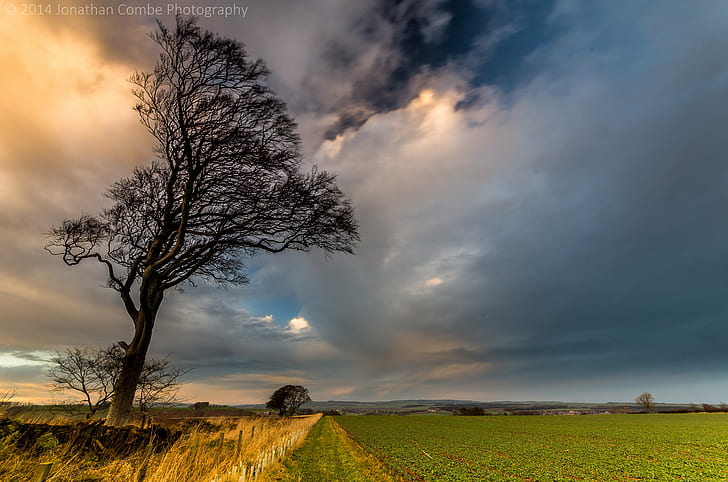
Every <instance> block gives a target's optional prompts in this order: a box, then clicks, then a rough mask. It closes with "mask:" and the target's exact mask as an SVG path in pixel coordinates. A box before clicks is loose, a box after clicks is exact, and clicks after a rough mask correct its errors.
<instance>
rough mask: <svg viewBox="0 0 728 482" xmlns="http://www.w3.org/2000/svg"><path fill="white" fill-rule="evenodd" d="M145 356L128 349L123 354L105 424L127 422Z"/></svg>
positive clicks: (125, 423) (120, 425) (122, 424)
mask: <svg viewBox="0 0 728 482" xmlns="http://www.w3.org/2000/svg"><path fill="white" fill-rule="evenodd" d="M145 357H146V353H141V352H137V353H129V352H128V351H127V354H126V355H125V356H124V362H123V365H122V367H121V373H120V374H119V379H118V380H117V382H116V386H115V387H114V398H113V399H112V400H111V407H110V408H109V414H108V415H107V416H106V425H109V426H112V427H122V426H124V425H127V424H128V423H129V419H130V418H131V412H132V405H133V403H134V394H135V393H136V388H137V383H139V376H140V375H141V374H142V368H144V359H145Z"/></svg>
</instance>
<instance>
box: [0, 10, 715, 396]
mask: <svg viewBox="0 0 728 482" xmlns="http://www.w3.org/2000/svg"><path fill="white" fill-rule="evenodd" d="M529 5H531V4H529V3H528V2H526V3H522V4H521V3H515V4H511V3H508V4H505V3H502V2H478V3H477V5H476V4H471V3H468V2H438V1H431V2H425V1H405V2H399V3H396V4H386V5H385V4H382V3H381V2H374V1H372V2H356V3H349V4H342V3H340V2H338V3H337V4H336V5H334V4H333V3H331V2H324V1H323V0H322V1H320V2H314V3H310V2H309V3H306V4H303V3H300V2H299V3H295V4H289V3H288V2H266V3H263V2H254V3H252V4H251V5H250V10H249V14H248V17H246V19H245V20H243V21H242V22H238V23H236V22H231V21H228V20H224V19H220V18H211V19H203V20H202V22H203V25H206V26H208V27H210V28H214V29H216V30H218V31H220V32H222V33H223V34H226V35H233V36H235V37H236V38H240V39H241V40H243V41H244V42H245V43H246V45H247V47H248V50H249V52H250V53H251V55H252V56H254V57H258V56H260V57H263V58H264V59H265V60H266V61H267V62H268V63H269V65H270V66H271V67H272V70H273V74H272V77H271V82H272V83H273V85H274V87H275V88H276V89H277V90H278V91H279V92H281V94H282V95H283V97H284V98H285V99H286V100H287V101H288V102H289V105H290V106H291V109H292V111H293V112H294V114H295V115H296V117H297V118H298V120H299V122H300V124H301V131H302V133H303V136H304V141H305V143H306V144H305V146H306V147H305V149H306V154H307V160H309V161H311V162H316V163H318V164H319V165H320V166H321V167H322V168H325V169H329V170H331V171H333V172H336V173H337V174H338V175H339V182H340V184H341V186H342V188H343V189H344V191H345V192H346V193H347V194H349V195H350V196H351V197H352V199H353V202H354V205H355V206H356V210H357V216H358V219H359V221H360V223H361V234H362V242H361V245H360V246H359V248H358V250H357V254H356V256H353V257H350V256H334V257H333V258H331V259H326V258H324V257H323V256H322V255H321V254H320V253H312V254H310V255H302V254H287V255H283V256H265V257H261V258H256V259H254V260H250V263H249V269H250V274H251V280H252V284H251V285H250V286H247V287H241V288H235V289H229V290H220V289H213V288H210V287H200V288H190V289H188V290H186V291H185V293H182V294H175V295H173V296H170V297H168V298H167V300H166V301H165V304H164V307H163V311H162V315H161V318H160V320H159V323H158V324H157V331H156V332H155V337H154V342H153V351H154V352H155V353H158V354H163V355H169V356H170V357H172V359H173V360H174V361H175V362H176V363H179V364H180V365H182V366H183V367H184V368H194V370H193V371H192V372H191V373H190V374H189V380H190V392H189V393H188V395H187V396H189V397H193V398H194V397H196V396H198V395H200V396H203V397H204V398H209V397H207V395H208V394H209V393H212V391H213V390H214V392H215V393H218V394H220V397H221V399H220V400H219V401H220V402H228V403H231V402H232V403H234V402H236V401H257V400H258V399H259V398H261V397H264V396H265V393H266V391H268V390H270V389H271V388H274V387H275V386H276V384H279V385H280V384H284V383H287V382H289V381H292V380H296V381H300V382H302V383H305V384H306V385H307V386H309V387H310V388H312V393H314V394H315V396H314V398H319V399H321V398H359V399H373V398H380V399H392V398H407V397H412V398H421V397H432V398H442V397H447V398H453V397H456V398H474V399H504V398H511V399H517V398H529V399H533V398H542V399H543V398H551V399H556V398H561V399H575V400H607V399H612V400H620V399H621V400H629V399H632V398H633V397H634V395H635V393H640V392H642V391H644V390H650V391H652V392H653V394H655V395H656V396H657V397H658V398H659V399H662V400H667V399H670V400H676V401H711V402H717V401H720V400H721V397H723V398H725V395H726V393H728V392H726V391H725V387H720V386H718V384H717V383H716V382H715V380H716V379H717V377H718V374H720V373H722V372H723V371H724V370H725V368H726V365H728V357H726V356H725V353H726V350H725V349H724V347H723V346H722V340H724V339H725V338H726V335H728V333H726V330H728V324H726V319H725V318H726V316H728V315H727V314H728V303H727V302H726V301H725V298H726V297H725V296H724V293H725V292H726V289H728V275H726V273H728V269H727V268H728V256H726V251H725V247H726V246H728V227H726V226H727V225H726V223H725V222H724V220H723V211H724V206H726V204H727V202H728V194H727V193H728V191H727V190H725V189H724V186H725V185H726V182H727V181H728V170H726V168H725V165H724V164H725V163H724V162H723V161H724V159H725V158H726V155H727V154H728V142H726V140H725V135H724V133H723V130H724V129H723V126H725V125H726V124H727V121H728V105H726V102H727V101H726V100H725V99H728V96H727V95H726V94H728V81H726V79H728V71H727V70H726V67H725V62H724V61H723V52H725V51H726V48H728V40H727V39H728V37H726V36H725V35H724V25H725V23H726V20H728V18H727V17H728V12H727V9H726V8H725V6H724V5H723V4H722V3H721V2H703V3H701V5H700V7H699V8H698V7H694V6H686V5H687V4H684V3H679V2H667V3H663V4H660V5H659V6H655V5H649V4H634V3H633V2H624V3H619V2H609V3H601V4H584V3H579V2H556V3H554V4H547V5H545V6H543V7H541V8H540V9H538V10H534V11H532V12H530V14H529V8H528V7H529ZM284 7H285V8H284ZM476 12H479V14H480V15H482V17H480V18H482V20H483V22H484V23H483V27H482V29H481V30H478V28H477V26H476V24H475V23H472V22H471V23H468V22H469V19H472V18H479V17H477V15H475V14H476ZM468 13H469V15H466V16H465V17H463V14H468ZM148 20H149V19H136V20H134V19H126V20H123V21H120V22H121V23H118V24H114V25H118V26H119V27H120V28H118V29H116V30H114V29H113V28H106V27H104V28H101V26H102V25H103V24H97V25H95V26H92V25H91V23H90V22H92V21H93V19H90V18H88V19H77V20H74V22H77V24H75V23H74V24H73V25H76V26H77V28H78V29H79V35H80V36H81V38H84V39H89V38H91V39H95V40H94V45H95V46H96V47H97V49H96V50H95V51H94V52H96V53H94V52H85V51H84V52H82V54H83V55H81V54H79V56H78V58H79V59H81V60H83V62H81V63H80V64H78V65H73V66H72V67H70V68H69V69H65V70H64V69H62V68H57V67H56V69H55V70H53V69H50V70H49V71H48V75H50V76H51V78H52V79H56V80H54V83H53V84H52V89H45V90H43V89H41V90H38V91H36V92H38V93H40V94H42V96H41V97H40V99H36V97H32V96H29V97H28V99H29V100H28V101H27V105H26V106H25V107H26V111H25V112H26V115H25V116H24V117H17V120H16V121H15V122H14V123H9V122H7V121H6V122H5V123H4V124H3V127H4V128H7V129H6V130H4V131H3V132H5V133H6V134H5V135H4V136H3V142H4V144H3V146H4V150H2V149H0V156H2V160H3V162H4V164H2V165H1V166H0V167H2V170H0V186H2V187H6V186H7V190H6V191H0V198H2V200H3V201H4V202H6V203H8V204H7V205H8V206H11V205H12V206H13V210H9V209H6V210H5V212H4V213H3V214H2V215H0V230H2V231H1V234H2V235H3V239H4V249H3V250H2V251H0V265H1V266H2V270H1V271H0V276H1V277H2V278H1V279H2V285H0V302H1V303H2V305H3V306H4V314H3V317H2V318H0V329H1V330H2V333H3V336H4V338H3V340H4V341H3V343H4V346H3V347H2V349H1V350H0V352H2V353H0V361H1V360H3V358H2V354H5V355H6V356H9V357H12V360H11V359H10V358H8V359H7V360H11V361H7V360H6V363H7V364H10V363H12V364H15V365H13V366H12V367H9V368H7V369H6V368H3V370H5V371H3V372H2V373H0V375H2V379H3V380H4V382H5V381H7V380H10V379H12V380H13V381H17V380H19V376H20V375H18V373H20V372H19V371H18V370H20V371H22V370H26V369H27V370H29V371H28V372H27V373H26V372H23V373H25V374H26V375H28V376H31V374H35V375H32V376H35V377H36V379H35V380H40V379H42V375H41V374H40V370H41V369H40V368H39V367H38V366H30V367H22V370H21V367H17V363H19V362H18V361H17V360H26V361H27V362H28V363H31V362H33V363H34V362H37V361H38V360H39V359H40V358H42V356H43V355H42V353H43V352H45V351H48V350H53V349H59V348H62V347H63V346H68V345H108V344H110V343H111V342H113V341H116V340H121V339H124V338H126V337H128V335H129V333H130V332H131V327H130V324H129V322H128V321H127V320H126V319H125V317H124V315H123V310H121V308H120V304H119V302H118V300H117V299H116V297H115V294H114V293H113V292H111V291H109V290H104V289H102V288H101V285H103V273H102V272H100V271H99V270H98V269H96V268H97V267H96V266H92V265H90V266H87V267H81V268H77V269H74V270H71V269H67V268H65V267H64V266H62V265H61V264H60V262H59V261H58V260H57V259H53V258H51V257H50V256H48V255H47V254H45V253H43V252H42V243H43V236H42V232H43V231H44V230H45V229H46V227H47V226H48V225H50V224H52V223H53V222H57V221H58V220H60V219H62V217H63V216H69V215H73V214H75V213H77V212H80V211H82V210H86V211H94V209H95V207H96V206H98V205H99V203H100V202H101V201H100V199H101V198H100V197H99V194H100V193H101V192H102V191H103V186H105V185H107V184H108V182H110V181H112V180H113V179H115V178H116V177H118V176H119V175H123V173H125V172H126V171H127V170H128V168H129V167H130V166H131V165H133V164H134V163H135V162H137V161H139V160H143V158H144V155H143V153H144V152H147V151H148V149H147V148H148V146H145V145H144V144H143V143H144V142H145V141H144V139H146V138H145V137H144V136H145V134H144V132H143V131H135V130H134V129H132V127H131V125H132V124H131V123H130V122H128V121H129V118H124V119H125V120H123V121H111V120H109V119H110V118H107V117H104V116H102V115H101V114H100V113H99V110H98V109H94V108H92V107H89V106H92V105H93V104H92V103H89V102H88V99H103V100H104V105H106V106H108V107H106V108H108V109H112V108H113V109H117V108H121V107H123V106H124V105H127V104H125V102H126V101H124V100H123V96H122V95H121V94H118V93H119V92H122V90H123V89H121V88H120V87H119V86H118V85H117V84H114V83H113V82H111V80H110V79H111V78H113V77H114V76H115V75H117V74H119V73H120V72H121V71H126V70H128V67H129V66H131V65H132V64H134V65H136V64H137V63H140V64H144V63H145V62H148V61H150V59H152V60H153V55H152V52H153V48H152V49H151V50H147V47H143V48H141V50H139V51H138V52H139V53H133V54H132V53H128V52H125V51H124V46H123V45H121V44H120V42H119V41H118V40H117V39H116V38H115V36H119V35H122V36H128V37H129V38H131V37H134V38H136V37H137V36H138V35H137V34H138V29H142V28H145V29H146V28H147V27H148V26H149V22H148ZM44 21H46V22H51V21H52V19H47V20H44ZM125 22H130V23H128V24H127V23H125ZM68 25H71V24H63V26H61V25H60V24H59V25H56V26H54V28H56V29H68V28H69V27H68ZM121 26H124V28H121ZM458 26H460V27H462V28H463V29H464V31H463V32H461V34H460V37H458V36H457V33H458V31H457V28H456V27H458ZM97 27H98V28H97ZM126 27H128V28H129V30H125V28H126ZM6 28H7V27H6ZM74 28H76V27H74ZM458 28H459V27H458ZM107 30H108V31H107ZM111 30H114V31H113V32H112V31H111ZM69 31H70V30H69ZM3 33H5V32H4V31H3V30H1V29H0V34H3ZM51 35H52V36H51V37H50V38H53V39H56V41H58V42H60V40H58V39H60V38H61V37H57V36H55V35H56V34H55V33H52V34H51ZM144 42H146V40H144ZM61 45H62V46H63V45H65V44H61ZM129 45H131V44H129ZM145 45H146V44H145ZM16 49H20V47H16ZM8 52H11V53H12V52H16V54H17V53H19V52H21V51H20V50H9V49H7V48H6V49H5V50H2V49H0V54H2V55H4V57H3V59H4V60H8V59H10V60H13V59H14V60H13V62H15V61H16V60H17V59H15V57H17V55H15V57H13V56H12V55H11V56H10V57H8V55H7V54H8ZM99 52H101V53H99ZM509 52H510V54H512V56H513V58H510V57H509V58H505V57H504V55H505V56H506V57H507V54H508V53H509ZM97 56H101V57H103V58H107V59H114V61H113V62H112V61H108V62H104V61H101V60H99V59H97V58H96V57H97ZM25 62H29V63H30V65H31V66H35V68H36V69H40V65H41V64H42V62H41V63H39V64H38V65H36V64H33V58H32V57H28V58H26V60H25ZM8 65H17V66H19V65H21V64H20V63H19V62H15V63H12V64H8ZM88 66H96V67H97V68H98V70H99V72H95V73H94V75H90V74H89V75H86V74H84V72H86V71H87V70H88V69H85V68H81V67H88ZM48 68H50V67H48ZM487 68H491V69H494V70H493V71H492V72H490V71H484V70H483V69H487ZM14 72H15V76H16V77H15V78H13V77H9V78H7V79H6V80H5V82H11V81H17V83H25V84H32V83H39V82H40V81H39V80H38V76H37V75H31V74H32V72H33V69H30V70H27V69H26V70H15V71H14ZM484 72H485V73H484ZM514 72H515V74H514ZM99 73H101V74H103V75H102V76H101V77H99V76H98V74H99ZM71 74H73V75H71ZM64 76H65V77H64ZM68 76H71V77H73V76H78V77H79V78H78V79H76V78H75V77H74V78H72V79H71V80H69V82H59V81H57V79H61V78H66V77H68ZM99 79H100V80H99ZM69 85H75V86H78V85H83V86H85V87H83V88H77V89H75V90H74V89H71V90H70V91H72V92H74V97H73V100H74V102H73V105H74V106H81V107H80V108H81V111H80V112H81V114H83V115H78V114H74V112H73V111H72V110H71V109H68V110H65V111H64V110H63V109H61V107H64V106H66V104H63V102H61V101H59V97H58V96H56V95H52V94H53V92H68V91H69ZM14 88H16V91H17V86H15V87H14ZM109 90H113V92H115V94H114V95H112V96H109V97H99V96H101V93H102V92H108V91H109ZM117 94H118V95H117ZM6 97H7V99H5V98H4V99H3V100H4V102H3V103H2V105H4V106H5V111H4V112H11V110H10V109H11V108H13V109H14V110H12V112H14V113H15V114H13V115H17V112H19V111H20V110H21V109H18V108H16V107H17V106H18V105H19V104H18V103H17V102H16V100H15V99H14V98H12V97H8V96H6ZM15 97H18V96H15ZM32 99H36V100H38V101H37V102H35V101H33V102H31V100H32ZM99 102H100V101H99ZM129 105H130V103H129ZM47 106H53V107H54V108H53V109H48V108H47ZM65 108H67V107H65ZM84 109H85V110H84ZM125 109H126V108H125ZM49 112H50V113H56V112H64V113H67V115H66V117H65V119H64V120H65V121H66V122H65V123H64V124H62V125H64V126H67V127H65V128H64V129H63V130H62V131H61V130H59V129H58V128H52V126H58V125H61V124H59V123H58V122H57V117H53V116H52V115H51V114H49ZM84 116H85V117H84ZM80 118H86V119H87V121H88V122H85V121H84V122H81V121H80V120H79V119H80ZM99 130H101V131H103V132H114V133H115V137H114V139H123V140H124V142H119V144H118V145H117V144H116V142H110V141H109V139H110V136H108V135H101V136H100V137H99V138H97V137H98V134H97V133H98V132H99ZM29 132H47V134H46V135H44V136H43V137H42V142H40V141H38V142H35V143H31V142H25V141H24V142H20V139H22V138H23V136H27V135H28V133H29ZM7 133H12V135H10V134H7ZM335 135H338V137H335ZM324 138H328V139H329V140H328V141H322V139H324ZM69 139H73V142H71V141H69ZM6 141H7V142H6ZM79 142H81V143H82V144H83V146H84V149H77V148H74V147H73V146H74V145H78V143H79ZM10 161H14V162H10ZM277 300H280V301H277ZM276 303H278V304H279V305H280V306H277V307H276ZM274 313H275V316H273V314H274ZM294 318H302V319H305V320H306V321H305V323H307V324H308V325H310V326H309V327H308V328H307V329H300V327H301V326H304V327H305V325H303V324H302V323H304V322H299V325H295V324H292V323H293V322H292V321H291V320H292V319H294ZM59 326H60V327H63V329H59ZM296 326H298V327H299V328H296ZM13 354H14V355H13ZM0 365H1V364H0ZM16 368H17V370H16ZM7 370H11V371H13V370H15V371H13V372H12V373H11V372H10V371H7ZM16 372H18V373H16ZM4 384H5V383H4ZM41 385H42V383H40V382H38V383H36V384H35V385H34V388H33V390H36V391H37V390H39V388H38V387H40V386H41ZM3 386H4V385H3ZM29 390H30V388H29ZM688 390H689V391H688ZM33 393H36V392H33ZM688 394H689V395H688ZM692 397H695V400H692V399H691V398H692Z"/></svg>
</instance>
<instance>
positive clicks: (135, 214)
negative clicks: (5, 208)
mask: <svg viewBox="0 0 728 482" xmlns="http://www.w3.org/2000/svg"><path fill="white" fill-rule="evenodd" d="M151 37H152V39H153V40H154V41H155V42H156V43H157V44H158V45H159V47H160V48H161V51H162V52H161V55H160V58H159V61H158V62H157V65H156V67H155V68H154V70H153V71H152V72H137V73H136V74H134V75H133V76H132V77H131V83H132V84H133V85H134V86H135V88H134V90H133V92H134V95H135V96H136V98H137V100H138V103H137V105H136V111H137V112H138V113H139V116H140V119H141V123H142V124H143V125H144V126H145V127H146V128H147V130H148V131H149V132H150V133H151V135H152V136H153V137H154V138H155V140H156V148H155V153H156V155H157V160H155V161H154V162H152V163H151V164H150V165H147V166H143V167H138V168H137V169H135V170H134V173H133V174H132V175H131V177H128V178H125V179H122V180H120V181H118V182H116V183H115V184H113V185H112V186H111V188H110V189H109V190H108V192H107V193H106V196H107V197H108V198H109V199H111V200H112V201H114V204H113V206H112V207H111V208H109V209H106V210H104V211H103V212H102V213H101V214H100V215H99V216H89V215H85V214H84V215H82V216H81V217H80V218H79V219H76V220H65V221H64V222H63V224H62V225H61V226H59V227H56V228H53V229H52V230H51V232H50V234H49V237H50V241H49V243H48V245H47V246H46V249H47V250H48V251H50V252H51V253H52V254H56V255H61V256H62V257H63V260H64V261H65V262H66V264H68V265H77V264H79V263H81V262H82V261H84V260H87V259H95V260H97V261H98V262H100V263H101V264H102V265H103V266H104V268H105V270H106V271H107V273H108V283H109V286H110V287H111V288H113V289H115V290H116V291H118V293H119V295H120V296H121V299H122V302H123V305H124V308H125V309H126V312H127V314H128V315H129V317H130V318H131V320H132V323H133V326H134V335H133V338H132V339H131V341H130V342H129V343H128V344H124V345H123V346H124V349H125V356H124V360H123V367H122V371H121V373H120V376H119V379H118V381H117V384H116V387H115V396H114V397H113V401H112V404H111V409H110V411H109V415H108V417H107V419H106V423H107V425H112V426H120V425H123V424H125V423H126V422H127V421H128V418H129V414H130V411H131V407H132V403H133V400H134V393H135V390H136V386H137V384H138V382H139V377H140V375H141V372H142V368H143V366H144V360H145V356H146V353H147V350H148V348H149V344H150V342H151V337H152V330H153V328H154V323H155V320H156V317H157V313H158V311H159V309H160V306H161V304H162V301H163V299H164V296H165V293H166V292H167V291H168V290H170V289H174V288H175V287H178V286H179V284H180V283H183V282H191V283H194V282H195V280H203V281H207V282H212V283H219V284H223V285H224V284H241V283H246V282H247V278H246V276H245V271H244V269H243V268H244V264H243V262H244V260H245V259H246V257H248V256H252V255H255V254H256V253H259V252H261V251H262V252H269V253H279V252H282V251H285V250H299V251H309V250H310V249H311V248H314V247H318V248H321V249H323V250H324V251H325V252H326V253H327V254H330V253H334V252H337V251H338V252H347V253H351V252H352V250H353V246H354V244H355V243H356V241H357V240H358V233H357V224H356V220H355V219H354V215H353V209H352V207H351V204H350V202H349V201H348V200H347V199H346V198H345V197H344V195H343V193H342V192H341V191H340V190H339V188H338V187H337V186H336V184H335V177H334V176H333V175H331V174H329V173H327V172H323V171H318V170H316V169H315V168H314V169H313V170H311V171H310V172H308V173H303V172H302V170H301V167H302V159H301V155H300V139H299V137H298V135H297V134H296V132H295V123H294V121H293V119H291V117H289V116H288V115H287V114H286V112H285V105H284V104H283V103H282V102H281V101H280V100H279V99H278V98H277V97H276V96H275V94H274V93H273V92H272V91H271V90H270V89H269V88H268V87H266V86H265V84H264V82H265V79H266V76H267V74H268V71H267V68H266V67H265V65H264V64H263V62H262V61H260V60H258V61H251V60H249V59H248V57H247V54H246V52H245V50H244V48H243V46H242V45H241V44H240V43H239V42H236V41H234V40H231V39H226V38H221V37H219V36H217V35H214V34H212V33H210V32H207V31H203V30H201V29H200V28H199V27H198V26H197V23H196V19H192V18H184V17H177V23H176V28H175V30H174V31H171V30H169V29H167V28H166V27H165V26H164V25H163V24H161V23H159V31H157V32H155V33H153V34H152V36H151Z"/></svg>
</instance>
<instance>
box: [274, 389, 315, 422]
mask: <svg viewBox="0 0 728 482" xmlns="http://www.w3.org/2000/svg"><path fill="white" fill-rule="evenodd" d="M310 401H311V397H310V396H309V395H308V389H307V388H304V387H303V386H301V385H285V386H283V387H281V388H279V389H278V390H276V391H275V392H273V394H272V395H271V396H270V399H269V400H268V403H266V404H265V406H266V407H267V408H272V409H274V410H278V414H279V415H280V416H281V417H282V416H284V415H293V414H295V413H296V410H298V407H300V406H301V405H303V404H304V403H306V402H310Z"/></svg>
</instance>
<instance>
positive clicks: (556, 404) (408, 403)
mask: <svg viewBox="0 0 728 482" xmlns="http://www.w3.org/2000/svg"><path fill="white" fill-rule="evenodd" d="M236 407H239V408H246V409H262V408H265V405H264V404H252V405H236ZM468 407H480V408H482V409H483V410H485V411H486V412H508V413H522V412H534V413H538V412H544V413H545V412H549V413H559V412H564V413H570V412H591V413H599V412H605V411H610V412H614V411H626V412H629V411H639V410H640V407H639V405H637V404H635V403H634V402H605V403H584V402H561V401H497V402H479V401H475V400H447V399H445V400H391V401H376V402H359V401H352V400H329V401H326V402H309V403H306V404H304V405H302V406H301V408H303V409H310V410H314V411H323V410H338V411H340V412H342V413H353V414H376V413H381V414H387V413H393V414H406V413H438V412H453V411H455V410H458V409H460V408H468ZM656 408H657V410H658V411H684V410H687V409H688V408H689V406H688V405H683V404H666V403H658V404H656Z"/></svg>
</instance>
